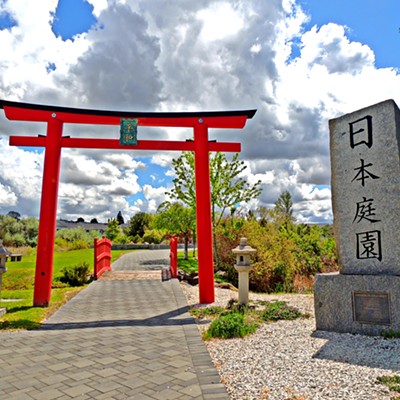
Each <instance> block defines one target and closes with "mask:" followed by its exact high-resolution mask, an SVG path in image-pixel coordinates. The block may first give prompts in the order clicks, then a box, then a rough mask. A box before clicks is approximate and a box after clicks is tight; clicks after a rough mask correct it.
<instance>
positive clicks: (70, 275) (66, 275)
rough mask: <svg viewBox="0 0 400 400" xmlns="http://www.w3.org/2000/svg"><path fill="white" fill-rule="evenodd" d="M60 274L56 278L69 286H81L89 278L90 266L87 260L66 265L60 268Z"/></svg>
mask: <svg viewBox="0 0 400 400" xmlns="http://www.w3.org/2000/svg"><path fill="white" fill-rule="evenodd" d="M61 272H62V274H63V275H62V276H61V277H59V278H58V280H59V281H60V282H62V283H66V284H68V285H70V286H83V285H85V284H86V283H89V282H90V280H91V278H92V277H91V274H90V267H89V264H88V263H87V262H83V263H81V264H76V265H74V266H73V267H66V268H64V269H62V270H61Z"/></svg>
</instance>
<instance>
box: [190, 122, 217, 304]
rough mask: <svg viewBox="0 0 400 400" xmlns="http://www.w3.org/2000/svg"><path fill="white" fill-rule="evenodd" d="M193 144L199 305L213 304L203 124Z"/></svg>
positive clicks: (206, 154)
mask: <svg viewBox="0 0 400 400" xmlns="http://www.w3.org/2000/svg"><path fill="white" fill-rule="evenodd" d="M194 143H195V150H194V168H195V179H196V224H197V239H198V262H199V265H201V266H202V268H201V269H200V268H199V292H200V293H199V296H200V303H213V302H214V300H215V299H214V260H213V245H212V218H211V190H210V165H209V157H208V129H207V126H205V125H204V124H199V125H196V126H195V127H194ZM207 177H208V178H207Z"/></svg>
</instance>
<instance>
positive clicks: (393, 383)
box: [376, 375, 400, 393]
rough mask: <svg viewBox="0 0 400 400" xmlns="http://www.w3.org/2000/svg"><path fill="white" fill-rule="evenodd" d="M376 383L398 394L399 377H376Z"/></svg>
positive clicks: (399, 390) (399, 388)
mask: <svg viewBox="0 0 400 400" xmlns="http://www.w3.org/2000/svg"><path fill="white" fill-rule="evenodd" d="M376 380H377V382H378V383H381V384H382V385H386V386H387V387H388V388H389V390H392V391H395V392H399V393H400V376H399V375H394V376H378V378H377V379H376Z"/></svg>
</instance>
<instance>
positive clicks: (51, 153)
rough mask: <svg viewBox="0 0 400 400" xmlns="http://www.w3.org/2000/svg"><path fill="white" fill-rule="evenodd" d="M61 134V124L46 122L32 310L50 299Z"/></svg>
mask: <svg viewBox="0 0 400 400" xmlns="http://www.w3.org/2000/svg"><path fill="white" fill-rule="evenodd" d="M62 131H63V123H62V121H60V120H58V119H56V118H54V119H52V120H50V121H49V122H48V123H47V144H46V148H45V151H44V167H43V182H42V198H41V203H40V217H39V235H38V245H37V253H36V272H35V286H34V291H33V299H34V300H33V305H34V306H35V307H47V306H48V305H49V303H50V297H51V283H52V280H53V260H54V241H55V236H56V224H57V201H58V184H59V179H60V162H61V138H62Z"/></svg>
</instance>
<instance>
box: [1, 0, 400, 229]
mask: <svg viewBox="0 0 400 400" xmlns="http://www.w3.org/2000/svg"><path fill="white" fill-rule="evenodd" d="M399 15H400V4H399V2H398V0H384V1H380V2H376V1H372V0H371V1H369V0H362V1H361V0H353V1H351V2H349V1H345V0H337V1H332V0H268V1H266V0H203V1H191V0H175V1H169V0H154V1H148V0H87V1H85V0H60V1H58V0H40V1H31V0H0V98H1V99H6V100H13V101H23V102H29V103H40V104H51V105H60V106H67V107H81V108H95V109H105V110H128V111H200V110H235V109H249V108H257V110H258V111H257V114H256V116H255V117H254V118H253V119H252V120H249V121H248V123H247V125H246V127H245V129H243V130H238V131H232V130H214V131H213V130H211V131H210V139H218V140H219V141H224V140H226V141H240V142H241V143H242V153H241V159H242V160H244V161H245V162H246V164H247V166H248V168H247V169H246V177H247V179H248V181H249V182H255V181H256V180H258V179H260V180H261V181H262V187H263V193H262V195H261V196H260V198H259V199H258V200H257V201H255V202H253V203H252V204H247V205H244V206H245V207H257V206H259V205H266V206H268V207H272V206H273V203H274V202H275V201H276V199H277V198H278V196H279V195H280V193H282V192H283V191H285V190H289V191H290V192H291V194H292V196H293V200H294V209H295V214H296V217H297V218H298V220H299V221H300V222H320V223H323V222H331V220H332V212H331V192H330V164H329V144H328V143H329V140H328V139H329V132H328V120H329V119H330V118H334V117H337V116H339V115H341V114H343V113H347V112H351V111H354V110H357V109H359V108H362V107H365V106H368V105H371V104H374V103H376V102H379V101H382V100H386V99H394V100H395V101H396V102H397V103H398V104H400V76H399V72H398V71H399V70H398V68H400V62H399V59H398V55H399V54H400V33H399V27H400V18H399V17H398V16H399ZM45 129H46V127H45V126H44V125H41V124H29V123H21V122H13V121H8V120H7V119H6V118H5V117H4V113H3V112H2V111H1V110H0V154H1V157H0V171H1V172H0V214H5V213H7V212H9V211H10V210H13V211H17V212H19V213H20V214H22V215H23V216H31V215H32V216H38V215H39V203H40V192H41V182H42V168H43V150H42V149H40V148H38V149H32V148H17V147H10V146H9V144H8V137H9V136H10V135H37V134H44V133H45ZM118 129H119V128H118V127H107V128H104V127H103V128H102V129H99V128H97V129H96V128H95V127H91V126H65V129H64V132H65V133H66V134H69V135H71V136H74V137H92V136H96V137H102V138H117V137H118ZM191 137H192V132H191V131H190V130H178V129H168V130H162V129H159V128H139V139H140V138H143V139H156V138H163V139H174V140H184V139H187V138H191ZM177 156H179V153H174V152H164V153H151V152H128V151H125V152H122V151H113V152H111V151H99V150H68V149H64V150H63V156H62V168H61V185H60V189H59V205H58V216H59V217H60V218H66V219H72V220H75V219H77V218H78V217H84V218H85V219H87V220H89V219H91V218H94V217H96V218H97V219H98V220H99V221H106V220H107V219H108V218H110V217H115V216H116V215H117V213H118V211H119V210H121V211H122V213H123V215H124V217H125V218H126V219H128V218H130V217H132V216H133V215H134V214H135V213H136V212H138V211H146V212H154V211H155V210H156V208H157V206H158V204H160V202H162V201H163V200H165V191H166V190H168V189H169V188H170V186H171V179H172V173H171V169H170V165H171V159H172V158H174V157H177Z"/></svg>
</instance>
